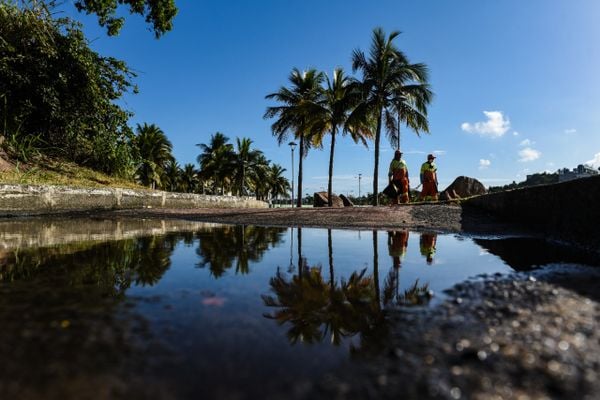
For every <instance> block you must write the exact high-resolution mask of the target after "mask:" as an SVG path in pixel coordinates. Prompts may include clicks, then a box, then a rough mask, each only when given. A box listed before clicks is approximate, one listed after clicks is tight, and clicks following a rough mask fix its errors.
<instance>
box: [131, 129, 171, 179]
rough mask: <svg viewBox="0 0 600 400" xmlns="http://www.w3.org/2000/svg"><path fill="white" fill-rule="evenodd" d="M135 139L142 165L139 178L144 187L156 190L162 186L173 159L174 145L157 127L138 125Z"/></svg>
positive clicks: (139, 168) (139, 169)
mask: <svg viewBox="0 0 600 400" xmlns="http://www.w3.org/2000/svg"><path fill="white" fill-rule="evenodd" d="M136 131H137V135H136V137H135V139H134V142H135V146H136V148H137V151H138V152H139V156H140V159H141V163H140V165H139V167H138V170H137V176H138V179H139V180H140V182H141V183H142V184H143V185H146V186H150V187H152V189H155V188H156V187H157V186H158V185H160V184H161V176H162V175H163V172H164V170H165V167H166V165H167V163H168V162H169V160H171V159H173V155H172V153H171V152H172V150H173V145H172V144H171V142H170V141H169V139H167V136H166V135H165V133H164V132H163V131H162V130H161V129H160V128H159V127H158V126H156V125H154V124H151V125H148V124H146V123H144V125H143V126H142V125H140V124H138V125H137V128H136Z"/></svg>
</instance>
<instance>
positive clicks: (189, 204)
mask: <svg viewBox="0 0 600 400" xmlns="http://www.w3.org/2000/svg"><path fill="white" fill-rule="evenodd" d="M267 207H268V204H267V203H266V202H264V201H259V200H256V199H254V198H251V197H236V196H209V195H202V194H191V193H171V192H162V191H153V190H135V189H119V188H75V187H68V186H51V185H40V186H37V185H0V216H21V215H40V214H57V213H64V212H81V211H91V210H113V209H139V208H175V209H192V208H267Z"/></svg>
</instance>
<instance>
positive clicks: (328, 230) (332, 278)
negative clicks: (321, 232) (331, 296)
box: [327, 229, 335, 293]
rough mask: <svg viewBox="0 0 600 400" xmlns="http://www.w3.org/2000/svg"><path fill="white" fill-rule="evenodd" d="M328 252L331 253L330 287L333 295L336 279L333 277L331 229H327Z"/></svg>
mask: <svg viewBox="0 0 600 400" xmlns="http://www.w3.org/2000/svg"><path fill="white" fill-rule="evenodd" d="M327 250H328V253H329V285H330V286H331V293H333V289H334V288H335V278H334V276H333V243H332V240H331V229H327Z"/></svg>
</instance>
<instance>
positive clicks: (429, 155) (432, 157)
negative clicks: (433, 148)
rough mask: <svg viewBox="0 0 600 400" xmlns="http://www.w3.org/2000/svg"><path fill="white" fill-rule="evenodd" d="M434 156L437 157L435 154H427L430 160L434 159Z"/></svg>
mask: <svg viewBox="0 0 600 400" xmlns="http://www.w3.org/2000/svg"><path fill="white" fill-rule="evenodd" d="M434 158H435V156H434V155H433V154H427V159H428V160H433V159H434Z"/></svg>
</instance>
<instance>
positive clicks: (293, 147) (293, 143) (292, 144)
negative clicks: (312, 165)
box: [288, 142, 297, 208]
mask: <svg viewBox="0 0 600 400" xmlns="http://www.w3.org/2000/svg"><path fill="white" fill-rule="evenodd" d="M288 146H290V148H291V149H292V204H291V206H292V208H294V149H295V148H296V146H297V145H296V142H289V143H288Z"/></svg>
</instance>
